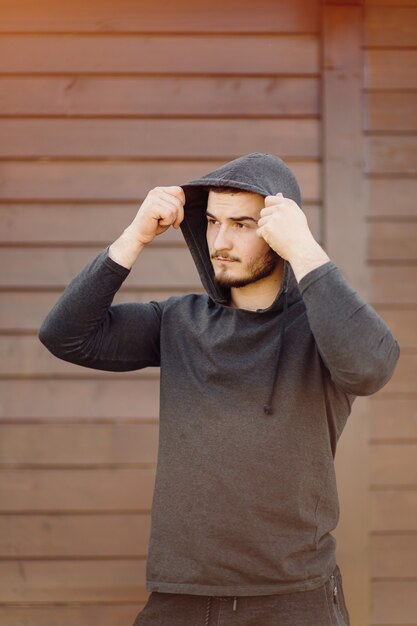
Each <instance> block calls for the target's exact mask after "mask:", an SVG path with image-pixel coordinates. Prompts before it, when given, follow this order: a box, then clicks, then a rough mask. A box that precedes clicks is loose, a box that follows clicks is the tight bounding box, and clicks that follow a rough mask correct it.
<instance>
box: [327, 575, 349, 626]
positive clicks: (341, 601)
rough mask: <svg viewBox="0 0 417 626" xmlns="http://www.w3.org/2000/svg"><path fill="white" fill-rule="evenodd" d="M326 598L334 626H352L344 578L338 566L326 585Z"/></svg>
mask: <svg viewBox="0 0 417 626" xmlns="http://www.w3.org/2000/svg"><path fill="white" fill-rule="evenodd" d="M326 597H327V605H328V608H329V614H330V617H331V620H332V626H350V620H349V613H348V610H347V608H346V603H345V596H344V593H343V583H342V576H341V573H340V570H339V568H338V567H337V566H336V568H335V570H334V571H333V573H332V574H331V576H330V577H329V579H328V581H327V583H326Z"/></svg>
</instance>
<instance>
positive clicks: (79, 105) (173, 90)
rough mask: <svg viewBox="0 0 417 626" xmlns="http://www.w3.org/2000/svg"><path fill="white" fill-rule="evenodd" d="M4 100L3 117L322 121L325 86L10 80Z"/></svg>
mask: <svg viewBox="0 0 417 626" xmlns="http://www.w3.org/2000/svg"><path fill="white" fill-rule="evenodd" d="M241 67H242V70H243V69H244V67H245V66H244V65H242V66H241ZM0 94H1V98H0V114H1V115H8V116H12V117H14V116H16V115H31V116H33V115H44V116H51V115H61V116H62V115H65V116H74V115H87V116H94V117H100V116H109V115H112V116H123V115H130V116H135V117H138V116H148V117H156V116H170V117H172V116H174V115H175V116H183V117H189V116H198V117H213V116H226V115H227V116H229V117H235V116H238V115H242V116H246V117H260V116H262V115H269V116H278V115H287V116H293V115H315V116H317V115H318V106H319V105H318V100H319V81H318V79H317V78H311V77H305V78H301V77H286V76H283V77H281V76H271V77H268V78H266V77H260V76H258V77H252V78H249V77H246V76H239V74H236V73H234V74H233V75H232V76H221V75H220V76H216V77H213V76H212V77H210V76H204V77H203V76H194V77H190V76H173V77H171V76H154V77H126V76H124V77H122V76H118V77H100V76H96V77H94V76H78V75H77V76H68V77H64V76H53V77H42V76H39V77H37V78H36V77H25V78H20V77H14V78H11V77H7V78H1V79H0ZM115 139H116V137H115Z"/></svg>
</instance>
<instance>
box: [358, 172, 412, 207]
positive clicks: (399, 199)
mask: <svg viewBox="0 0 417 626" xmlns="http://www.w3.org/2000/svg"><path fill="white" fill-rule="evenodd" d="M367 189H368V204H367V212H368V214H369V215H372V216H375V217H416V216H417V202H415V197H416V194H417V178H415V177H410V178H405V177H401V176H396V177H395V178H392V177H385V178H384V177H383V176H380V177H376V176H375V177H369V178H368V180H367Z"/></svg>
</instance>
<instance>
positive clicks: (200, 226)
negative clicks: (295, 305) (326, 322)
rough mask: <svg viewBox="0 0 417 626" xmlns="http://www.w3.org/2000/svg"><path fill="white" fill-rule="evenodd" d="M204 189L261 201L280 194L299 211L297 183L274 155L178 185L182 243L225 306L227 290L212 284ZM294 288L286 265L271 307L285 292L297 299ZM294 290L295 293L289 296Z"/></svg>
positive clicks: (250, 157) (249, 157)
mask: <svg viewBox="0 0 417 626" xmlns="http://www.w3.org/2000/svg"><path fill="white" fill-rule="evenodd" d="M207 186H215V187H223V186H227V187H235V188H236V189H241V190H242V191H251V192H253V193H258V194H260V195H262V196H264V197H266V196H274V195H276V194H277V193H279V192H282V194H283V195H284V196H285V197H286V198H291V199H292V200H294V201H295V202H296V203H297V204H298V206H299V207H300V208H301V193H300V188H299V185H298V182H297V179H296V178H295V176H294V174H293V173H292V171H291V170H290V169H289V167H288V166H287V165H286V164H285V163H284V161H283V160H282V159H280V158H279V157H277V156H275V155H273V154H266V153H262V152H252V153H250V154H246V155H244V156H241V157H239V158H237V159H234V160H233V161H229V162H228V163H225V164H224V165H221V166H220V167H218V168H217V169H215V170H213V171H211V172H208V173H207V174H204V175H203V176H200V178H196V179H194V180H189V181H187V182H186V183H184V184H183V185H181V187H182V189H183V190H184V194H185V205H184V219H183V221H182V223H181V230H182V233H183V236H184V239H185V241H186V243H187V245H188V248H189V250H190V252H191V255H192V257H193V259H194V263H195V265H196V267H197V270H198V273H199V275H200V279H201V282H202V283H203V286H204V288H205V290H206V291H207V293H208V295H209V296H210V297H211V298H212V300H214V301H215V302H218V303H219V304H228V303H229V301H230V290H229V289H228V288H225V287H221V286H220V285H218V284H217V283H216V282H215V280H214V270H213V266H212V263H211V259H210V254H209V251H208V246H207V241H206V229H207V218H206V209H207V201H208V190H207ZM297 286H298V285H297V281H296V279H295V276H294V274H293V271H292V269H291V266H290V264H289V263H288V262H287V261H285V262H284V272H283V281H282V286H281V290H280V292H279V294H277V298H276V300H275V302H274V303H273V305H272V307H273V308H274V309H275V308H276V307H277V305H278V301H279V296H280V295H281V293H282V291H284V290H285V291H286V292H291V293H288V296H289V297H291V295H293V296H294V297H296V298H297V292H298V288H297ZM294 290H295V292H296V293H294V294H292V292H293V291H294ZM298 295H299V292H298ZM297 299H298V298H297Z"/></svg>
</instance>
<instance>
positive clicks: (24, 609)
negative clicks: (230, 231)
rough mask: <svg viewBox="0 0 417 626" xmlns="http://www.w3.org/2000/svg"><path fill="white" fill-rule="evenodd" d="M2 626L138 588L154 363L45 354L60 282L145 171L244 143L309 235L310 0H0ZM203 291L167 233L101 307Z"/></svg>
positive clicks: (100, 605)
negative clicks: (133, 368) (281, 184)
mask: <svg viewBox="0 0 417 626" xmlns="http://www.w3.org/2000/svg"><path fill="white" fill-rule="evenodd" d="M0 13H1V20H0V135H1V142H0V219H1V223H2V230H1V234H0V237H1V240H0V298H1V307H0V368H1V371H0V397H1V400H0V417H1V421H0V512H1V516H0V557H1V563H0V603H1V607H0V623H2V624H3V623H4V624H7V626H23V625H27V624H30V626H56V624H57V623H59V624H60V625H61V626H69V625H70V624H71V625H73V624H76V625H77V626H87V625H88V626H89V625H90V624H92V623H99V624H100V625H101V626H113V625H114V626H115V625H117V626H120V625H121V624H129V623H132V622H133V618H134V616H135V615H136V613H137V612H138V611H139V609H140V607H141V605H142V604H143V602H144V600H145V599H146V596H147V594H146V592H145V591H144V570H145V562H146V552H147V541H148V532H149V521H150V520H149V511H150V504H151V497H152V490H153V480H154V469H155V460H156V448H157V426H158V424H157V416H158V374H157V372H156V373H155V371H149V372H147V371H145V372H132V373H124V374H110V373H107V372H98V371H97V372H96V371H94V370H89V369H87V368H85V369H83V368H80V367H77V366H73V365H71V364H68V363H65V362H63V361H59V360H57V359H56V358H54V357H53V356H52V355H50V354H49V353H48V352H47V351H46V350H45V348H44V347H43V346H42V345H41V344H40V343H39V341H38V339H37V332H38V329H39V326H40V323H41V321H42V319H43V318H44V316H45V315H46V313H47V311H48V310H49V309H50V308H51V306H52V305H53V303H54V302H55V301H56V299H57V298H58V296H59V295H60V293H62V291H63V289H64V287H65V285H66V284H67V283H68V282H69V280H71V278H72V277H73V276H75V274H76V273H77V272H78V271H79V270H80V269H81V268H82V267H83V266H84V265H85V264H86V263H87V262H88V261H89V260H91V259H92V258H93V257H94V256H95V255H96V254H97V252H98V251H99V250H100V249H102V248H103V247H105V246H106V245H108V243H110V242H111V241H113V240H114V239H115V238H117V236H118V235H119V234H120V232H121V231H122V230H123V228H124V227H125V226H126V225H127V224H128V223H129V221H130V220H131V219H132V218H133V217H134V215H135V213H136V211H137V209H138V207H139V205H140V202H141V200H142V199H143V198H144V196H145V195H146V193H147V192H148V191H149V190H150V189H151V188H152V187H154V186H156V185H172V184H181V183H182V182H185V181H186V180H188V179H189V178H192V177H195V176H198V175H200V174H202V173H204V172H205V171H208V170H209V169H212V168H214V167H216V166H217V165H220V164H221V163H222V162H225V161H227V160H229V159H232V158H235V157H236V156H239V155H241V154H244V153H247V152H252V151H265V152H272V153H276V154H278V155H280V156H282V157H283V158H284V159H285V160H286V161H287V162H288V164H289V165H290V166H291V167H292V168H293V169H294V171H295V173H296V175H297V176H298V177H299V180H300V184H301V188H302V191H303V197H304V208H305V210H306V213H307V216H308V219H309V221H310V224H311V227H312V229H313V232H314V234H315V235H316V237H317V238H318V239H319V240H321V236H322V235H321V226H322V224H321V217H322V215H321V202H322V198H321V194H322V192H321V183H320V181H321V174H322V172H321V154H320V150H321V147H320V116H321V109H320V107H321V105H320V54H319V44H320V40H319V6H318V3H317V2H315V1H311V0H310V1H309V2H305V1H302V0H295V1H294V0H279V1H277V0H259V1H258V2H256V3H252V2H250V1H249V0H239V1H238V0H230V1H229V2H227V3H222V2H220V0H214V2H211V3H210V4H207V3H205V4H202V5H201V6H197V5H196V4H195V2H192V1H191V0H177V1H176V2H174V3H164V4H158V3H155V2H151V1H150V0H148V1H144V0H142V1H141V2H140V3H138V2H133V0H121V1H119V2H118V3H115V2H111V1H110V0H104V1H102V0H100V1H99V0H88V1H86V0H83V1H81V0H71V1H70V0H68V1H66V2H58V3H57V2H53V1H52V0H39V1H38V2H36V3H35V2H28V1H24V0H1V1H0ZM190 290H194V291H195V290H200V284H199V280H198V277H197V274H196V271H195V269H194V266H193V263H192V261H191V258H190V256H189V253H188V250H187V249H186V248H185V247H184V244H183V243H182V241H181V237H180V235H179V234H178V233H167V234H166V236H164V237H163V238H160V239H159V240H158V241H157V242H155V245H153V246H152V247H151V248H150V249H149V250H147V251H146V252H145V254H144V255H143V258H142V257H141V261H140V263H138V264H137V266H135V267H134V269H133V270H132V272H131V275H130V276H129V277H128V279H127V280H126V282H125V285H124V287H123V288H122V290H121V291H120V292H119V294H118V295H117V296H116V299H115V302H121V301H126V300H132V299H139V300H147V299H149V298H150V297H152V298H163V297H165V296H167V295H169V294H171V293H179V292H184V291H190Z"/></svg>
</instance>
